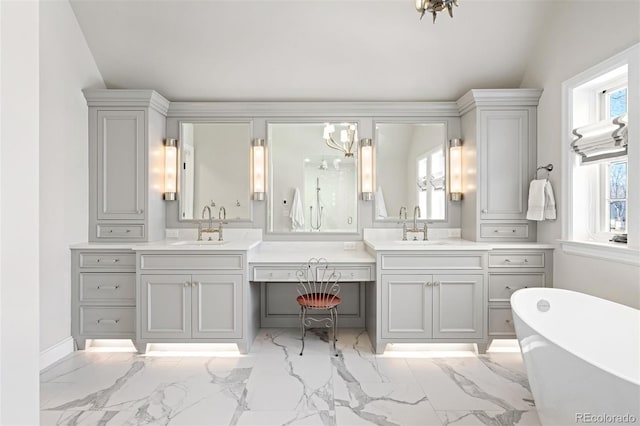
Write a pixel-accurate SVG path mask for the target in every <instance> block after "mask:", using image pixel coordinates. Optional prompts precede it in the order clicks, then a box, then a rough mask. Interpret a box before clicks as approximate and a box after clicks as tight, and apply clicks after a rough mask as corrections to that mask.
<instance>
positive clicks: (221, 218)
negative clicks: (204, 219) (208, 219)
mask: <svg viewBox="0 0 640 426" xmlns="http://www.w3.org/2000/svg"><path fill="white" fill-rule="evenodd" d="M226 219H227V209H225V208H224V206H220V210H218V241H223V240H222V224H226V223H227V222H226Z"/></svg>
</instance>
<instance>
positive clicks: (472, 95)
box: [458, 89, 541, 241]
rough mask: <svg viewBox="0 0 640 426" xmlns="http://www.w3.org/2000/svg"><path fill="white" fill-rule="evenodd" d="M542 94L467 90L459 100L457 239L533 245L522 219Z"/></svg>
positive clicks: (531, 227) (530, 226)
mask: <svg viewBox="0 0 640 426" xmlns="http://www.w3.org/2000/svg"><path fill="white" fill-rule="evenodd" d="M540 94H541V90H538V89H501V90H471V91H469V92H468V93H467V94H465V95H464V96H463V97H462V98H460V99H459V100H458V107H459V109H460V114H461V121H460V124H461V133H462V139H463V165H462V169H463V182H462V184H463V194H464V195H463V200H462V215H461V227H462V238H464V239H467V240H472V241H505V240H508V241H535V239H536V225H535V223H534V222H531V221H527V219H526V214H527V202H528V192H529V191H528V189H529V182H530V180H531V179H532V178H533V176H535V170H536V121H537V105H538V99H539V97H540Z"/></svg>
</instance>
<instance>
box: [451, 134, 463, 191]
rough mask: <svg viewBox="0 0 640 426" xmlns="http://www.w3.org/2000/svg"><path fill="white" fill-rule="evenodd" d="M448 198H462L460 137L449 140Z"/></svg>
mask: <svg viewBox="0 0 640 426" xmlns="http://www.w3.org/2000/svg"><path fill="white" fill-rule="evenodd" d="M449 199H450V200H451V201H460V200H462V139H458V138H455V139H451V140H449Z"/></svg>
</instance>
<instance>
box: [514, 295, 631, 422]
mask: <svg viewBox="0 0 640 426" xmlns="http://www.w3.org/2000/svg"><path fill="white" fill-rule="evenodd" d="M603 285H606V284H605V283H603ZM511 307H512V308H513V319H514V323H515V327H516V334H517V335H518V342H519V343H520V348H521V349H522V354H523V357H524V363H525V366H526V368H527V374H528V376H529V383H530V385H531V391H532V393H533V397H534V399H535V403H536V408H537V410H538V415H539V417H540V421H541V422H542V424H543V425H549V426H556V425H570V424H585V423H592V424H593V423H600V424H640V311H638V310H637V309H633V308H630V307H628V306H624V305H620V304H618V303H614V302H610V301H608V300H604V299H600V298H597V297H593V296H589V295H587V294H583V293H578V292H574V291H569V290H562V289H554V288H529V289H522V290H518V291H516V292H515V293H514V294H513V295H512V296H511Z"/></svg>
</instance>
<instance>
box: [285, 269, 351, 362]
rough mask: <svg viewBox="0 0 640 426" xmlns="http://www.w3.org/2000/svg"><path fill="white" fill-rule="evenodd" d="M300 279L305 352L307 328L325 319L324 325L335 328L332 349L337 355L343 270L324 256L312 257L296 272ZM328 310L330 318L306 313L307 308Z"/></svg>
mask: <svg viewBox="0 0 640 426" xmlns="http://www.w3.org/2000/svg"><path fill="white" fill-rule="evenodd" d="M296 276H297V278H298V283H299V284H298V294H299V296H298V297H297V298H296V301H297V302H298V304H299V305H300V331H301V334H302V349H301V350H300V355H301V356H302V353H303V352H304V338H305V336H306V334H307V328H309V327H311V324H312V322H324V323H325V327H327V328H332V332H333V333H332V334H333V336H332V337H333V352H334V354H335V355H336V356H338V353H337V351H336V341H337V340H338V305H339V304H340V302H342V300H340V297H339V296H338V293H340V286H339V285H338V281H339V280H340V272H336V268H334V267H331V266H329V264H328V263H327V260H326V259H324V258H319V259H318V258H315V257H314V258H311V259H309V261H308V262H307V263H306V264H304V265H302V266H301V267H300V269H299V270H298V271H297V272H296ZM309 310H311V311H315V310H326V311H329V317H325V318H314V317H310V316H307V311H309Z"/></svg>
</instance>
